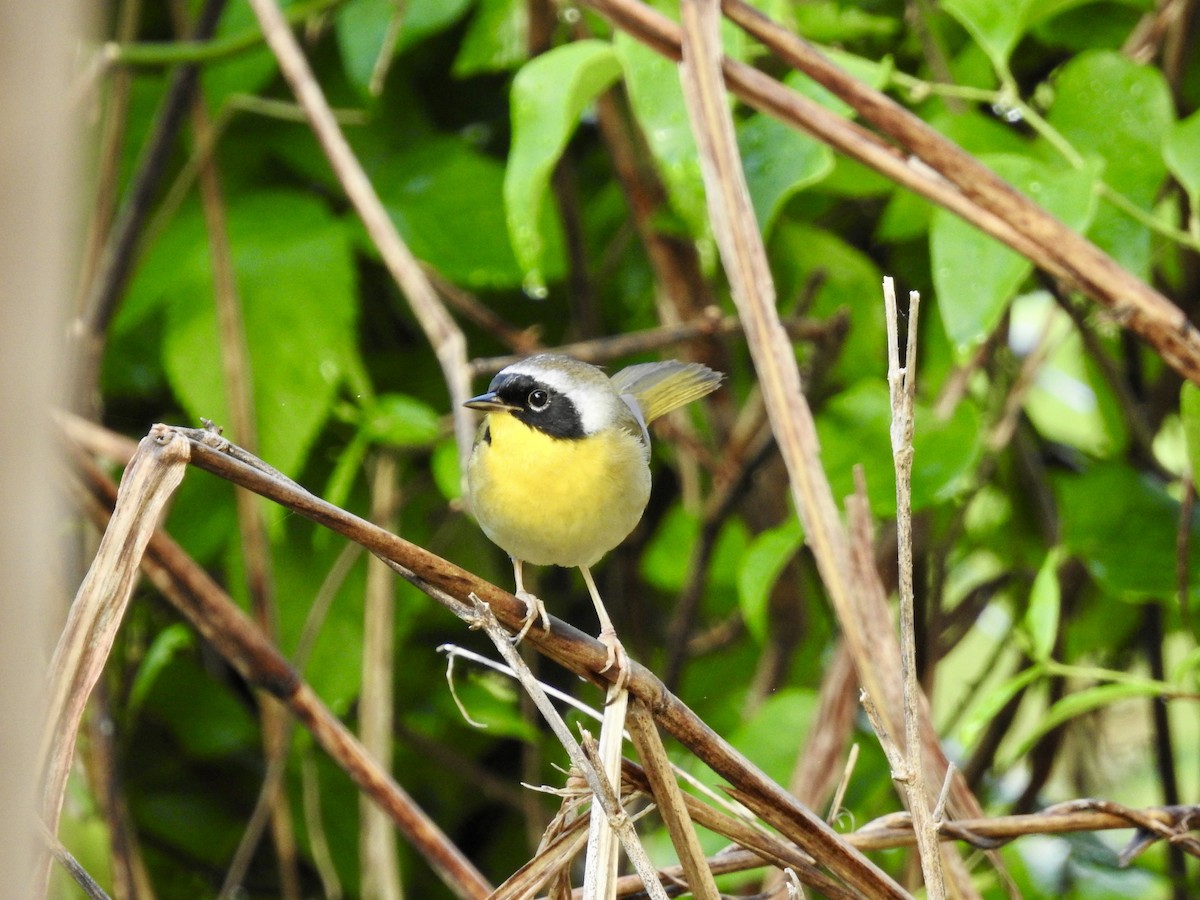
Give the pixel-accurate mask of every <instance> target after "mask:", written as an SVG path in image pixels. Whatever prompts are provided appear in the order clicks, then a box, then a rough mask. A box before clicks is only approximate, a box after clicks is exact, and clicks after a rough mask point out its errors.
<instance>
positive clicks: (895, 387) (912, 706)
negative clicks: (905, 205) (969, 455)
mask: <svg viewBox="0 0 1200 900" xmlns="http://www.w3.org/2000/svg"><path fill="white" fill-rule="evenodd" d="M883 299H884V306H885V317H886V321H887V344H888V362H887V373H888V375H887V380H888V393H889V394H890V396H891V402H892V427H891V440H892V462H893V464H894V465H895V467H896V546H897V548H898V551H899V557H900V559H899V575H900V663H901V665H900V669H901V675H902V677H903V678H904V776H903V778H902V781H903V783H904V789H905V792H906V793H907V795H908V807H909V810H910V811H911V812H912V817H913V828H914V829H915V830H916V833H917V849H918V850H919V851H920V855H921V871H922V873H923V874H924V876H925V890H926V892H927V894H928V896H929V898H930V900H943V898H944V897H945V896H946V883H945V876H944V875H943V874H942V853H941V849H940V848H939V847H938V841H937V827H936V825H935V824H934V823H933V820H932V818H931V817H930V814H929V797H928V794H927V791H926V789H925V764H924V761H923V760H922V759H921V711H920V708H919V706H918V703H919V702H920V701H919V699H918V696H919V694H920V690H921V689H920V685H919V684H918V683H917V637H916V625H915V619H916V612H915V609H916V603H915V600H914V597H913V548H912V540H913V539H912V464H913V431H914V429H915V426H916V422H915V416H914V405H915V401H916V393H917V321H918V313H919V310H920V304H921V295H920V294H918V293H917V292H916V291H913V292H911V293H910V294H909V295H908V301H909V306H908V341H907V342H906V345H905V350H904V361H903V364H901V360H900V337H899V330H900V313H899V311H898V310H897V309H896V286H895V282H893V280H892V279H891V278H890V277H887V278H884V279H883ZM949 777H950V774H949V773H948V774H947V778H949Z"/></svg>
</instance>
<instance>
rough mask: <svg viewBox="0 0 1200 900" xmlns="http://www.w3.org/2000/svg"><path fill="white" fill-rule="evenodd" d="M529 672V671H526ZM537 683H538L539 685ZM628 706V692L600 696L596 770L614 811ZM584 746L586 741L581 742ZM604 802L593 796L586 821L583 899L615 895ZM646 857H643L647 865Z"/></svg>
mask: <svg viewBox="0 0 1200 900" xmlns="http://www.w3.org/2000/svg"><path fill="white" fill-rule="evenodd" d="M530 674H531V675H532V673H530ZM539 686H540V685H539ZM628 710H629V692H628V691H627V690H625V689H624V688H619V687H618V686H617V685H615V684H614V685H609V688H608V692H607V694H606V695H605V698H604V718H603V721H602V722H601V725H600V743H599V745H598V747H597V750H596V762H598V763H599V765H598V767H597V769H596V772H597V774H598V775H600V776H601V777H603V778H604V780H605V782H606V783H607V784H608V785H610V786H612V788H613V796H612V799H613V800H614V802H615V803H616V809H617V810H618V811H617V812H616V815H617V816H618V817H621V816H624V815H625V811H624V809H623V808H622V807H621V790H620V788H621V744H622V742H623V740H624V736H625V715H626V713H627V712H628ZM585 746H586V742H585ZM606 806H607V804H602V803H600V802H599V800H598V798H597V799H593V801H592V809H591V815H590V816H589V821H588V845H587V857H586V860H585V863H584V869H583V896H584V897H585V898H586V900H611V898H613V897H615V896H616V889H617V888H616V881H617V866H618V864H619V863H620V854H619V853H618V851H619V849H620V846H621V845H620V843H619V841H618V836H617V831H616V828H615V827H614V826H613V825H612V824H610V823H611V822H612V819H613V817H612V814H610V813H609V811H608V810H607V809H606ZM648 864H649V861H648V860H647V865H648Z"/></svg>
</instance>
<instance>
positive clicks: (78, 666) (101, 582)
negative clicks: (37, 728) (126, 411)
mask: <svg viewBox="0 0 1200 900" xmlns="http://www.w3.org/2000/svg"><path fill="white" fill-rule="evenodd" d="M187 459H188V442H187V439H186V438H185V437H183V436H182V435H179V434H176V433H175V432H173V431H171V430H170V429H169V428H167V427H166V426H155V427H154V428H153V429H151V431H150V434H149V435H147V436H146V437H145V438H143V439H142V441H141V442H140V443H139V444H138V450H137V453H136V454H134V457H133V460H132V461H131V462H130V464H129V467H128V468H127V469H126V471H125V476H124V478H122V480H121V487H120V491H119V494H118V499H117V511H116V512H115V513H114V515H113V520H112V522H111V524H110V526H109V527H108V528H107V529H106V530H105V532H104V537H103V539H102V540H101V542H100V547H99V549H98V550H97V551H96V558H95V560H94V561H93V563H92V565H91V567H90V568H89V569H88V571H87V574H86V575H85V576H84V579H83V582H82V583H81V584H80V585H79V590H78V591H77V592H76V594H75V601H74V602H73V603H72V605H71V610H70V613H69V614H68V617H67V622H66V625H65V626H64V627H63V631H62V634H61V635H60V637H59V640H58V646H57V647H56V648H55V651H54V658H53V659H52V660H51V663H50V669H49V671H50V673H51V679H52V681H51V685H50V702H49V707H48V711H47V715H46V730H45V732H44V734H43V738H42V747H43V751H42V753H41V754H40V758H41V759H42V760H44V765H45V776H44V777H45V785H44V788H43V801H42V819H43V821H44V822H45V825H46V828H47V830H48V831H49V832H50V833H51V834H54V833H56V832H57V831H58V819H59V813H60V811H61V809H62V801H63V792H64V790H65V789H66V783H67V774H68V772H69V771H70V766H71V759H72V757H73V756H74V752H75V738H76V735H77V734H78V731H79V723H80V720H81V719H82V717H83V710H84V707H85V706H86V705H87V700H88V697H89V696H91V693H92V689H93V688H94V687H95V686H96V681H97V680H98V679H99V678H100V673H101V671H102V670H103V668H104V663H105V661H106V660H107V659H108V654H109V652H110V651H111V649H112V645H113V641H114V640H115V638H116V635H117V630H118V629H119V628H120V625H121V619H122V617H123V616H124V614H125V609H126V607H127V606H128V603H129V598H130V595H131V594H132V593H133V588H134V585H135V584H136V583H137V579H138V561H139V560H140V559H141V557H142V553H143V551H144V550H145V548H146V545H147V543H148V542H149V540H150V537H151V535H152V534H153V532H154V528H155V525H156V524H157V522H158V518H159V516H160V515H161V513H162V511H163V509H164V507H165V506H166V503H167V501H168V500H169V499H170V497H171V494H172V493H173V492H174V490H175V488H176V487H178V486H179V484H180V482H181V481H183V475H184V472H185V471H186V470H187ZM39 896H40V895H39Z"/></svg>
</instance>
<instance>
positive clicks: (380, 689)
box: [358, 450, 404, 900]
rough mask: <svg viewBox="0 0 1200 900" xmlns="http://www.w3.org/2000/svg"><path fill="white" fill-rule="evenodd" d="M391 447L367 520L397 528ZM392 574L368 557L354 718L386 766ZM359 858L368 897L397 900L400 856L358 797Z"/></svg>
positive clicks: (375, 481)
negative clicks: (359, 680)
mask: <svg viewBox="0 0 1200 900" xmlns="http://www.w3.org/2000/svg"><path fill="white" fill-rule="evenodd" d="M399 493H400V492H399V486H398V479H397V472H396V454H395V452H394V451H388V450H381V451H380V452H379V453H378V454H377V455H376V458H375V467H374V471H373V472H372V473H371V520H372V521H373V522H376V523H378V524H379V525H380V526H381V527H383V528H387V529H388V530H389V531H396V530H397V529H396V510H397V508H398V507H399V504H400V496H399ZM395 602H396V593H395V579H394V578H393V576H392V573H391V571H390V570H389V569H388V567H387V566H385V565H384V564H383V563H381V562H379V560H377V559H368V560H367V584H366V600H365V602H364V604H363V605H364V609H363V660H362V666H363V682H362V690H361V691H360V692H359V698H358V720H359V729H360V732H361V734H360V738H361V740H362V742H363V747H365V748H366V751H367V752H368V753H370V754H371V755H372V756H373V757H374V758H375V759H377V760H379V762H380V764H381V765H383V766H385V767H386V768H388V769H390V768H391V759H392V752H393V747H394V741H393V737H392V735H393V732H394V722H393V718H394V705H395V697H394V696H393V695H394V691H393V689H392V685H393V682H394V679H395V668H396V665H395V663H396V660H395V647H394V646H393V645H394V638H395V630H396V629H395V618H396V617H395ZM358 818H359V822H360V827H359V837H358V841H359V844H358V853H359V862H360V865H361V869H362V873H361V874H362V877H361V883H362V893H363V896H364V897H369V898H371V900H400V898H402V897H403V896H404V892H403V890H402V888H401V882H400V860H399V858H398V857H397V855H396V840H395V836H394V835H393V833H392V828H391V823H390V822H389V821H388V819H387V816H386V815H384V813H383V811H382V810H381V809H379V807H377V806H376V805H375V804H373V803H371V802H370V800H369V799H368V798H367V797H362V798H361V799H360V801H359V813H358Z"/></svg>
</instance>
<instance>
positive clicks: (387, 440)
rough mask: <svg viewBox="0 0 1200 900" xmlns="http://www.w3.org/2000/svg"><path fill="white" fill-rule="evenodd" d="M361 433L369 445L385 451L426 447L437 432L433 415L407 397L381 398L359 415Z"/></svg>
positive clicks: (436, 420)
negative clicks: (375, 445) (380, 445)
mask: <svg viewBox="0 0 1200 900" xmlns="http://www.w3.org/2000/svg"><path fill="white" fill-rule="evenodd" d="M362 429H363V433H364V434H366V436H367V439H368V440H370V441H371V443H373V444H383V445H385V446H389V447H400V448H404V447H426V446H428V445H430V444H432V443H433V442H434V440H435V439H436V438H437V436H438V432H439V430H440V426H439V417H438V414H437V411H436V410H435V409H434V408H433V407H432V406H430V405H429V404H428V403H425V402H424V401H422V400H418V399H417V398H416V397H409V396H408V395H407V394H381V395H380V396H379V398H378V400H376V401H375V403H374V404H373V405H372V406H370V407H369V408H367V409H364V410H363V411H362Z"/></svg>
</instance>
